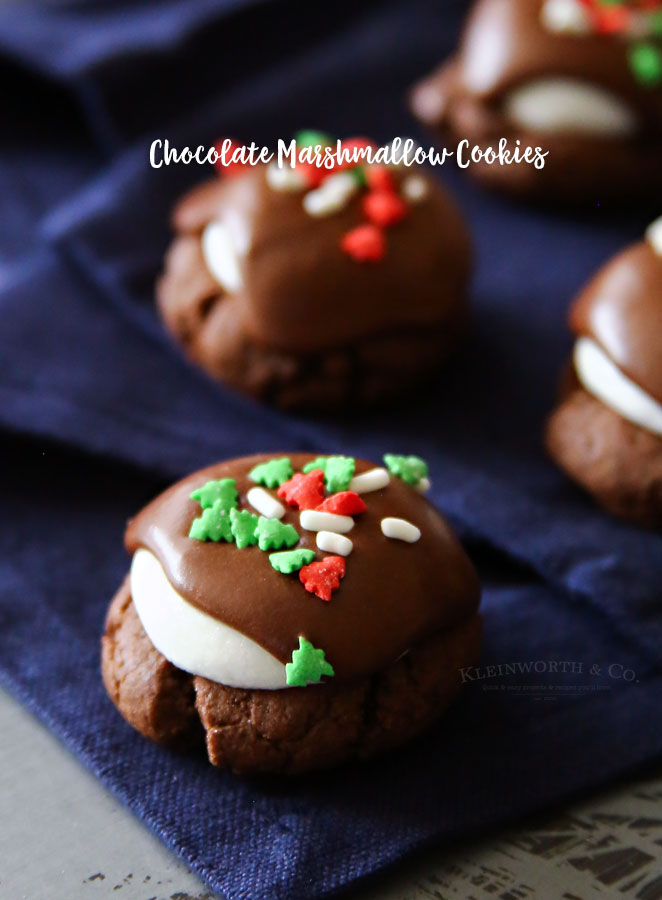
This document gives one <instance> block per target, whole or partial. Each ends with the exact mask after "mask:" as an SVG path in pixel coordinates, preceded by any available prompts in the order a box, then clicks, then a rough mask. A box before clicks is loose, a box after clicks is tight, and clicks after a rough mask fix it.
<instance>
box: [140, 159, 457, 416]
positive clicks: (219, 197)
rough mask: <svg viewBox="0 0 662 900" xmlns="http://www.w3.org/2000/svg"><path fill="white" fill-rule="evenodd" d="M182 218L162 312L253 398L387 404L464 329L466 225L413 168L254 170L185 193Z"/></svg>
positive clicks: (421, 377) (423, 375)
mask: <svg viewBox="0 0 662 900" xmlns="http://www.w3.org/2000/svg"><path fill="white" fill-rule="evenodd" d="M354 143H356V142H354ZM173 224H174V229H175V232H176V235H175V239H174V241H173V244H172V246H171V248H170V250H169V251H168V254H167V257H166V261H165V271H164V273H163V275H162V277H161V279H160V281H159V283H158V286H157V302H158V307H159V310H160V312H161V315H162V317H163V319H164V321H165V323H166V325H167V327H168V329H169V330H170V332H171V333H172V334H173V335H174V337H175V339H176V340H177V341H178V342H179V343H180V344H181V345H182V346H183V347H184V349H185V350H186V352H187V354H188V355H189V356H190V357H191V359H193V360H195V361H196V362H197V363H198V364H199V365H200V366H202V367H203V368H204V369H206V370H207V371H208V372H209V373H210V374H211V375H213V376H214V377H215V378H218V379H219V380H221V381H223V382H225V383H226V384H228V385H230V386H231V387H233V388H236V389H237V390H240V391H244V392H247V393H249V394H251V395H253V396H254V397H256V398H258V399H259V400H262V401H265V402H269V403H273V404H276V405H278V406H281V407H285V408H304V409H313V408H314V409H316V410H318V411H324V410H326V409H334V408H342V407H343V406H346V405H347V404H350V403H351V404H352V406H356V405H369V404H372V403H378V402H384V401H387V400H389V399H391V398H392V397H394V396H397V395H402V394H405V393H406V392H407V391H409V390H410V389H411V388H412V387H414V386H416V385H419V384H421V383H423V382H425V381H426V379H427V378H429V377H430V376H431V374H433V373H435V372H436V371H437V370H438V368H439V366H440V363H442V362H443V361H444V360H445V359H446V358H447V357H448V356H449V354H450V353H451V352H452V351H453V349H454V348H455V346H456V344H457V341H458V337H459V335H460V333H461V332H462V330H463V328H464V326H465V323H466V319H467V303H466V288H467V280H468V276H469V271H470V247H469V239H468V235H467V230H466V228H465V226H464V223H463V221H462V219H461V217H460V215H459V213H458V211H457V209H456V207H455V205H454V204H453V202H452V201H451V200H450V198H449V197H448V195H447V194H446V193H445V192H444V191H443V190H442V189H441V188H440V187H439V185H438V184H437V183H436V182H435V181H434V180H433V179H432V178H431V177H430V176H428V175H424V174H422V173H421V172H420V171H415V170H412V169H411V168H402V169H397V170H396V169H392V168H385V167H383V166H376V165H375V166H355V167H354V168H351V169H336V170H327V169H319V168H316V167H314V166H312V165H311V166H306V165H300V166H297V167H296V168H295V169H294V170H292V169H291V168H288V167H284V168H278V166H277V163H276V162H275V161H274V162H272V163H270V164H269V165H267V166H261V167H259V168H256V167H250V166H246V167H245V168H244V170H243V171H239V173H236V172H233V173H232V174H230V173H228V174H226V175H224V176H223V177H221V178H216V179H215V180H213V181H210V182H208V183H206V184H203V185H202V186H201V187H198V188H196V189H195V190H193V191H192V192H191V193H189V194H188V195H187V196H186V197H184V199H183V200H182V201H181V202H180V203H179V205H178V206H177V208H176V209H175V212H174V217H173Z"/></svg>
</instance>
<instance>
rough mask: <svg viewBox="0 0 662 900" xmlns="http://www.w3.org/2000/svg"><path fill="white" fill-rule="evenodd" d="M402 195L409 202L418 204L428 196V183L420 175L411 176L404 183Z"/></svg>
mask: <svg viewBox="0 0 662 900" xmlns="http://www.w3.org/2000/svg"><path fill="white" fill-rule="evenodd" d="M402 193H403V195H404V197H406V198H407V200H409V201H411V202H412V203H418V202H419V200H423V199H425V197H427V195H428V183H427V181H426V180H425V178H421V176H420V175H410V176H409V178H405V180H404V181H403V182H402Z"/></svg>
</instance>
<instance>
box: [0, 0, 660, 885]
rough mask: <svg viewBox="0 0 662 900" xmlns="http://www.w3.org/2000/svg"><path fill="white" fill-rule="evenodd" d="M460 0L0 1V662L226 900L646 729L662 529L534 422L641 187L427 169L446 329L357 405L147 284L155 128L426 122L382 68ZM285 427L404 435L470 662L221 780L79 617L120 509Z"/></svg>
mask: <svg viewBox="0 0 662 900" xmlns="http://www.w3.org/2000/svg"><path fill="white" fill-rule="evenodd" d="M465 6H466V4H465V3H464V2H462V0H454V2H446V3H444V4H439V3H436V2H427V0H394V2H391V3H376V2H375V3H363V4H356V3H349V2H342V0H341V2H338V3H335V4H328V5H325V6H323V7H322V5H321V4H310V3H308V2H306V3H304V2H289V3H285V2H271V3H259V2H248V0H235V2H225V3H220V2H215V3H212V2H210V0H165V2H164V0H160V2H158V3H157V2H155V0H154V2H145V0H141V2H135V0H134V2H131V3H129V2H126V3H121V2H105V3H97V4H95V5H93V6H90V5H89V4H82V3H73V2H70V3H59V4H49V5H46V4H44V5H37V4H32V3H30V2H25V3H21V4H18V5H15V6H14V5H9V6H3V7H2V8H0V78H2V83H3V85H4V86H5V88H6V89H5V90H4V91H2V92H0V112H2V122H3V127H2V129H1V130H0V204H1V211H2V215H1V216H0V322H1V325H0V427H2V429H3V433H2V446H3V450H4V453H3V456H4V460H3V466H2V469H1V471H0V479H1V480H2V488H1V492H0V496H1V497H2V505H3V516H2V522H1V524H0V677H1V678H2V680H3V682H4V683H6V684H7V685H8V686H9V688H10V689H11V690H12V691H14V692H15V693H16V694H17V695H18V696H20V697H21V698H22V699H23V700H24V702H25V703H26V704H27V705H28V706H29V707H30V708H31V709H33V710H34V711H35V713H36V714H37V715H38V716H40V718H41V719H42V720H43V721H45V722H46V723H47V724H48V725H49V726H50V727H51V728H52V729H53V730H54V731H55V733H57V734H58V735H59V736H60V737H61V738H62V740H63V741H64V742H65V743H66V744H67V746H69V747H70V748H71V749H72V750H73V751H74V752H75V753H77V754H78V755H79V757H80V758H81V760H82V761H83V762H84V763H85V764H86V765H87V766H88V767H89V768H90V769H91V770H92V771H94V772H95V773H96V774H97V775H98V776H99V777H100V778H101V779H102V780H103V781H104V783H105V784H106V785H108V786H109V788H110V789H111V790H113V791H114V792H115V793H116V794H118V795H119V796H120V797H122V798H123V800H124V801H125V802H126V803H127V804H128V805H129V806H130V807H131V809H133V810H134V811H135V812H136V814H137V815H139V816H140V817H141V818H142V819H143V820H144V821H145V822H146V823H147V824H148V825H149V826H150V827H151V828H153V829H154V830H155V831H156V832H157V833H158V834H159V835H160V836H161V837H162V838H163V840H164V841H165V842H166V843H167V844H168V845H169V846H171V847H172V848H173V849H174V850H176V851H177V852H178V853H180V854H181V855H182V856H183V857H184V858H185V859H186V860H187V862H188V863H189V864H190V865H191V866H193V868H194V869H195V870H196V871H197V872H199V873H200V874H201V875H202V876H203V877H204V878H205V879H206V880H207V881H208V882H209V884H210V885H211V886H212V887H213V888H215V889H216V890H219V891H223V892H224V893H225V894H226V895H227V897H228V898H230V900H239V898H242V900H248V898H251V900H253V898H259V900H294V898H300V897H302V896H305V897H309V898H317V897H323V896H328V895H330V894H331V893H333V892H335V891H337V890H339V889H340V888H342V887H344V886H346V885H348V884H352V883H354V882H356V881H358V880H359V879H361V878H365V877H367V876H369V875H370V874H372V873H375V872H377V871H379V870H381V869H383V868H384V867H386V866H388V865H389V864H392V863H394V862H395V861H397V860H398V859H400V858H402V857H403V856H404V855H405V854H407V853H410V852H412V851H414V850H416V849H419V848H421V847H424V846H426V845H430V844H432V843H435V842H440V841H443V840H449V839H450V838H453V839H456V838H458V837H460V836H463V835H468V834H469V833H473V832H476V831H477V830H479V829H485V828H488V827H495V826H498V825H500V824H502V823H504V822H506V821H508V820H512V819H513V818H514V817H516V816H518V815H522V814H524V813H525V812H528V811H531V810H534V809H536V808H539V807H541V806H542V805H543V804H546V803H550V802H552V801H558V800H560V799H563V798H565V797H567V796H569V795H571V794H572V793H573V792H576V791H578V790H580V789H586V788H590V787H595V786H597V785H600V784H603V783H605V782H606V781H607V780H608V779H612V778H614V777H616V776H618V775H620V774H622V773H624V772H626V771H628V770H631V769H632V768H633V767H635V766H638V765H640V764H642V763H644V762H647V761H650V760H652V759H653V758H655V757H658V756H659V755H660V752H661V751H662V733H661V732H660V729H659V715H658V712H659V706H658V701H659V697H660V687H661V677H660V653H659V647H660V643H661V639H662V613H661V610H660V606H661V604H660V599H661V598H660V593H661V590H660V585H661V584H662V552H661V551H662V539H661V538H660V537H659V536H656V535H653V534H649V533H646V532H644V531H641V530H639V529H635V528H632V527H630V526H628V525H625V524H622V523H619V522H617V521H614V520H612V519H610V518H608V517H606V516H605V515H603V514H602V513H601V512H600V511H599V510H597V509H596V508H595V507H594V506H593V504H592V503H591V502H590V501H589V500H588V499H587V498H585V497H584V496H583V495H582V494H581V493H580V492H579V491H577V490H576V489H575V488H574V487H572V486H571V485H570V484H569V483H568V482H567V481H566V480H565V479H564V478H563V476H562V475H561V474H560V473H558V472H557V471H556V470H555V468H554V467H553V466H552V465H551V464H550V463H549V462H548V460H547V459H546V458H545V455H544V453H543V450H542V446H541V429H542V426H543V422H544V418H545V415H546V413H547V412H548V410H549V409H550V408H551V406H552V404H553V401H554V394H555V389H556V383H557V379H558V376H559V373H560V371H561V368H562V367H563V365H564V363H565V360H566V359H567V356H568V352H569V349H570V339H569V336H568V334H567V331H566V327H565V313H566V309H567V305H568V303H569V301H570V300H571V298H572V296H573V294H574V292H575V291H576V290H577V289H578V288H579V287H580V286H581V285H582V284H583V283H584V282H585V280H586V279H587V278H588V277H589V276H590V275H591V273H592V272H593V271H594V270H595V268H596V267H597V266H598V265H599V264H600V263H601V262H603V261H604V260H606V259H607V258H608V257H609V256H610V255H611V254H612V253H613V252H614V251H615V250H617V249H618V248H619V247H621V246H622V245H623V244H624V243H626V242H627V241H629V240H632V239H636V238H639V237H640V235H641V234H642V231H643V229H644V227H645V225H646V224H647V220H646V217H645V216H643V215H641V216H637V215H636V214H630V215H629V216H628V217H627V218H626V217H624V216H623V214H618V213H617V211H615V210H610V209H609V208H608V206H607V205H606V204H605V203H604V201H603V200H602V198H599V197H597V198H594V199H593V200H592V201H591V202H590V203H588V204H587V206H586V209H584V210H582V211H580V213H575V214H573V215H569V214H567V213H563V212H552V211H549V210H548V211H539V210H535V209H529V208H526V207H522V206H516V205H513V204H511V203H509V202H507V201H506V200H503V199H499V198H495V197H492V196H489V195H486V194H484V193H482V192H480V191H479V190H478V189H476V188H474V187H472V186H471V184H470V183H468V182H467V181H466V180H464V179H462V178H460V177H459V176H458V175H457V174H456V173H454V172H452V171H446V170H444V171H443V172H437V174H438V175H439V177H441V178H443V180H444V181H445V182H446V184H448V185H449V187H450V189H451V190H452V191H453V192H454V193H455V195H456V196H457V198H458V200H459V202H460V203H461V205H462V207H463V209H464V211H465V213H466V216H467V218H468V220H469V222H470V225H471V228H472V230H473V233H474V237H475V243H476V258H477V269H476V275H475V279H474V282H473V286H472V299H473V306H474V310H475V315H474V323H473V329H472V333H471V336H470V339H469V342H468V344H467V346H466V348H465V351H464V352H463V353H462V354H461V355H460V356H459V358H458V359H457V361H456V362H455V363H454V364H453V365H452V366H451V367H450V368H449V369H448V371H447V372H446V373H445V375H444V377H443V379H441V380H440V381H439V382H438V383H436V384H434V385H430V390H429V391H428V392H427V393H425V394H424V395H422V396H420V397H416V398H412V399H411V402H410V403H408V404H406V405H405V406H404V407H402V406H395V405H394V406H393V408H392V409H388V410H385V411H381V412H375V413H371V414H367V415H361V416H359V415H356V414H355V413H353V412H352V411H351V410H348V411H347V415H346V416H343V417H342V418H335V419H329V418H328V417H324V416H323V415H319V416H316V417H299V416H286V415H281V414H279V413H276V412H275V411H273V410H269V409H264V408H261V407H259V406H257V405H256V404H254V403H252V402H251V401H249V400H246V399H244V398H241V397H238V396H236V395H234V394H232V393H230V392H229V391H226V390H224V389H223V388H221V387H219V386H218V385H216V384H213V383H212V382H211V381H210V380H209V379H208V378H207V377H206V376H205V375H204V374H203V373H201V372H199V371H197V370H196V369H195V368H194V367H192V366H190V365H189V364H188V363H187V362H185V361H184V360H183V359H182V358H181V356H180V354H179V352H178V351H177V350H176V348H174V347H173V346H172V344H171V342H170V341H169V339H168V338H167V337H166V336H165V334H164V333H163V330H162V328H161V326H160V325H159V323H158V321H157V319H156V317H155V314H154V308H153V297H152V285H153V281H154V277H155V275H156V273H157V271H158V268H159V265H160V262H161V259H162V255H163V252H164V249H165V247H166V245H167V241H168V227H167V216H168V212H169V209H170V207H171V205H172V203H173V202H174V200H175V199H176V198H177V196H178V195H179V194H180V193H181V192H182V191H183V190H184V189H186V188H187V187H188V186H190V185H191V184H193V183H195V182H196V181H199V180H201V179H202V178H203V177H205V176H206V175H207V174H208V173H207V172H206V171H202V170H200V169H199V168H198V167H195V168H193V167H188V168H186V167H172V168H170V169H165V168H162V169H159V170H152V169H150V167H149V164H148V152H147V151H148V147H149V143H150V141H151V140H152V139H153V138H155V137H161V138H164V137H167V138H169V140H170V141H171V142H172V143H174V144H176V145H178V146H183V145H185V144H190V145H197V144H198V143H203V144H208V143H210V142H211V141H212V140H214V139H215V138H216V137H218V136H219V135H232V136H234V137H236V138H237V139H239V140H242V141H250V140H255V141H256V142H257V143H269V142H273V141H275V139H277V138H278V137H288V136H289V135H290V133H291V132H293V131H295V130H296V129H298V128H300V127H304V126H306V127H321V128H324V129H326V130H328V131H331V132H332V133H336V134H338V135H340V136H346V135H352V134H356V133H359V134H366V133H369V134H372V135H374V136H375V137H376V138H378V139H380V140H384V141H386V140H388V139H390V138H392V137H393V136H394V135H396V134H399V135H408V134H411V135H412V136H414V137H416V138H418V139H419V140H423V141H425V136H424V135H422V134H421V133H420V132H419V131H418V130H417V128H416V126H415V124H414V122H413V121H412V120H411V119H410V118H409V116H408V114H407V112H406V104H405V101H404V97H405V92H406V89H407V87H408V86H409V85H410V84H411V83H412V82H413V81H415V79H416V78H417V77H420V76H421V75H423V74H424V73H425V72H426V71H427V70H429V69H430V68H431V67H432V66H433V65H434V64H435V63H436V62H437V61H438V60H439V59H441V58H442V57H444V56H445V55H446V54H447V53H448V52H449V51H450V49H451V48H452V46H453V43H454V41H455V38H456V36H457V31H458V28H459V25H460V22H461V19H462V15H463V13H464V11H465ZM209 174H211V173H209ZM403 302H406V298H403ZM287 448H291V449H303V450H311V451H320V452H323V451H334V450H341V451H343V452H348V453H353V454H355V455H361V456H366V457H368V458H375V459H378V458H379V457H380V455H381V454H382V453H384V452H388V451H392V452H412V453H418V454H420V455H422V456H425V457H426V458H427V459H428V460H429V463H430V468H431V476H432V479H433V490H432V499H433V501H434V502H435V503H437V504H438V505H439V506H440V507H441V508H442V509H443V510H444V511H445V512H446V513H447V514H448V515H449V516H450V517H451V519H452V520H453V522H454V524H455V525H456V527H457V528H458V529H459V531H460V533H461V535H462V537H463V539H464V540H465V543H466V545H467V547H468V549H469V551H470V552H471V554H472V556H473V558H474V559H475V561H476V563H477V565H478V566H479V569H480V571H481V575H482V577H483V580H484V584H485V596H484V610H485V635H486V636H485V650H484V656H483V662H482V668H481V669H480V671H479V672H478V673H477V674H478V675H480V676H481V677H480V678H478V677H476V678H473V679H468V680H467V682H466V684H464V685H463V688H462V691H461V697H460V701H459V702H458V703H457V704H456V706H455V708H454V709H453V710H452V711H451V713H450V714H449V715H447V716H446V717H445V718H444V719H443V721H442V722H441V723H440V724H439V725H438V726H437V727H436V728H435V729H433V730H432V731H431V732H430V734H429V735H427V736H426V737H424V738H423V739H422V740H420V741H418V742H415V743H414V744H412V745H411V746H409V747H407V748H405V749H403V750H402V751H400V752H398V753H396V754H394V755H392V756H390V757H388V758H385V759H383V760H381V761H378V762H375V763H371V764H370V765H365V766H350V767H346V768H344V769H342V770H339V771H337V772H332V773H329V774H324V775H320V776H316V777H314V778H306V779H303V780H298V781H292V782H286V783H282V782H272V781H241V780H238V779H236V778H234V777H232V776H229V775H224V774H219V773H217V772H216V771H214V770H212V769H211V767H209V766H208V765H207V764H206V763H205V762H204V760H203V759H201V758H200V756H196V755H179V754H175V753H171V752H168V751H164V750H162V749H159V748H156V747H153V746H152V745H150V744H148V743H147V742H145V741H143V740H142V739H141V738H140V737H139V736H138V735H136V734H135V733H134V732H132V731H131V730H130V729H129V728H128V727H127V726H125V725H124V723H123V722H122V720H121V719H120V717H119V716H118V714H117V713H116V712H115V710H114V709H113V707H112V705H111V704H110V702H109V701H108V700H107V699H106V697H105V694H104V691H103V688H102V686H101V683H100V678H99V663H98V640H99V635H100V632H101V629H102V623H103V616H104V612H105V608H106V606H107V603H108V601H109V599H110V597H111V595H112V592H113V591H114V589H115V588H116V586H117V585H118V583H119V581H120V580H121V578H122V576H123V574H124V572H125V571H126V568H127V564H128V560H127V559H126V557H125V555H124V552H123V550H122V532H123V526H124V522H125V520H126V518H127V517H128V516H130V515H131V514H132V513H134V512H135V511H136V510H137V509H138V508H139V507H140V506H141V505H142V504H143V503H144V502H145V501H146V500H147V499H149V497H150V496H152V495H153V494H154V493H156V492H157V491H158V490H160V489H161V488H162V487H163V485H164V484H165V483H166V481H167V480H168V479H170V478H173V477H176V476H180V475H183V474H184V473H185V472H187V471H190V470H191V469H192V468H194V467H198V466H201V465H204V464H207V463H209V462H212V461H213V460H216V459H220V458H222V457H226V456H233V455H236V454H240V453H245V452H254V451H257V450H263V449H264V450H279V449H287ZM550 663H556V669H557V671H556V672H554V671H553V668H554V667H553V666H550ZM570 663H572V664H573V665H564V664H570ZM503 664H513V665H515V667H516V668H515V669H514V670H513V669H512V668H511V669H508V670H506V669H503V668H502V669H499V668H498V667H499V665H503ZM490 666H492V667H494V668H492V669H489V668H488V667H490ZM527 669H528V670H529V671H527ZM513 671H514V672H515V674H513ZM475 674H476V673H474V675H475ZM482 676H484V677H482Z"/></svg>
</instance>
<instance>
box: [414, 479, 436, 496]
mask: <svg viewBox="0 0 662 900" xmlns="http://www.w3.org/2000/svg"><path fill="white" fill-rule="evenodd" d="M431 487H432V482H431V481H430V479H429V478H421V479H420V481H418V482H417V484H415V485H414V489H415V490H417V491H418V492H419V494H427V492H428V491H429V490H430V488H431Z"/></svg>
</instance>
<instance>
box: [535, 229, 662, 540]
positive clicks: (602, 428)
mask: <svg viewBox="0 0 662 900" xmlns="http://www.w3.org/2000/svg"><path fill="white" fill-rule="evenodd" d="M570 324H571V327H572V329H573V331H574V332H575V334H576V335H577V340H576V342H575V348H574V354H573V363H574V365H573V372H572V373H571V377H570V378H569V379H567V384H566V385H565V389H564V396H563V397H562V399H561V403H560V405H559V406H558V408H557V409H556V411H555V412H554V413H553V415H552V417H551V418H550V420H549V423H548V426H547V447H548V449H549V452H550V454H551V455H552V457H553V458H554V459H555V460H556V462H557V463H558V464H559V465H560V466H561V467H562V468H563V469H565V471H566V472H567V473H568V474H569V475H570V476H571V477H572V478H573V479H574V480H575V481H577V482H578V483H579V484H581V485H582V486H583V487H585V488H586V489H587V490H588V491H590V492H591V493H592V494H593V495H594V496H595V498H596V499H597V500H598V502H600V503H601V504H602V505H603V506H604V507H605V508H606V509H607V510H609V511H610V512H612V513H614V514H615V515H618V516H622V517H624V518H626V519H630V520H631V521H633V522H636V523H638V524H641V525H648V526H651V527H654V528H660V527H662V344H661V343H660V340H661V336H662V218H661V219H658V221H657V222H655V223H654V224H653V225H651V227H650V228H649V230H648V232H647V240H646V241H644V242H642V243H640V244H635V245H634V246H632V247H629V248H628V249H627V250H625V251H624V252H623V253H621V254H620V255H619V256H617V257H616V258H615V259H614V260H612V261H611V262H610V263H609V264H608V265H607V266H605V267H604V268H603V269H602V271H600V272H599V273H598V275H597V276H596V277H595V278H594V279H593V281H591V282H590V284H589V285H588V287H586V289H585V290H584V291H583V292H582V293H581V294H580V296H579V297H578V298H577V300H576V301H575V304H574V306H573V307H572V310H571V314H570Z"/></svg>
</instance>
